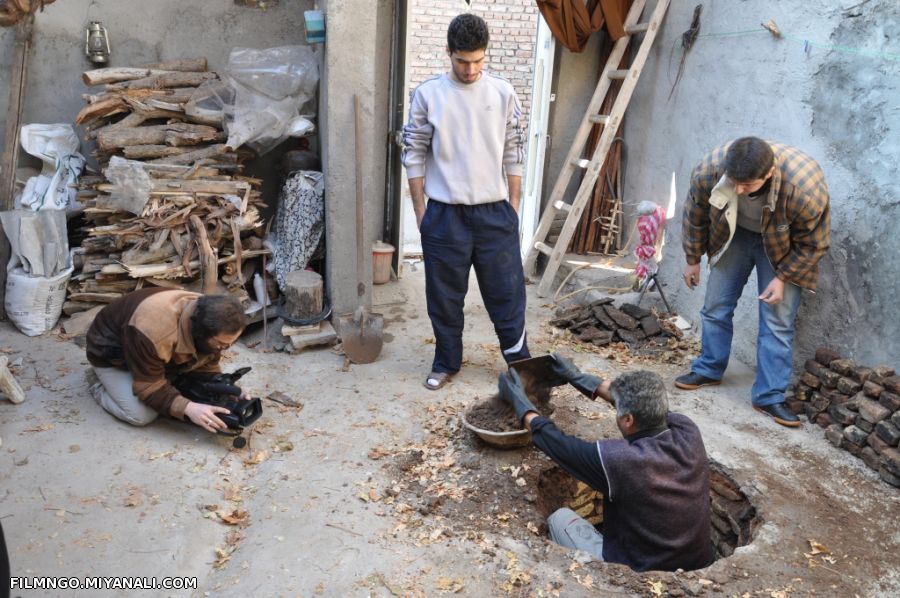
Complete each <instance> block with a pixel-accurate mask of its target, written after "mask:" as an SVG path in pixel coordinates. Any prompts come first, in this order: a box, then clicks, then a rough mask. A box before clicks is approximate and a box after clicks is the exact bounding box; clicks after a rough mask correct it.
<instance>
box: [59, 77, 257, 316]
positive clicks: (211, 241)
mask: <svg viewBox="0 0 900 598" xmlns="http://www.w3.org/2000/svg"><path fill="white" fill-rule="evenodd" d="M83 79H84V82H85V83H86V84H87V85H89V86H101V85H102V86H103V90H102V91H101V92H100V93H92V94H86V95H85V96H84V98H85V100H86V101H87V105H86V106H85V107H84V108H83V109H82V110H81V112H80V113H79V114H78V117H77V118H76V121H75V122H76V124H79V125H83V126H84V130H85V131H86V136H87V138H88V139H92V140H94V141H96V144H97V149H96V152H95V156H96V158H97V161H98V163H99V165H100V167H101V170H102V171H103V172H104V173H106V176H104V177H100V176H95V177H83V178H82V179H81V181H80V185H79V194H78V199H79V201H80V202H81V203H82V205H83V206H84V207H85V210H84V214H85V221H86V223H87V225H86V226H85V228H84V229H83V230H82V231H81V232H82V233H83V235H84V239H83V240H82V242H81V248H80V250H79V251H76V260H75V261H76V264H75V265H76V269H78V267H79V266H80V272H78V273H77V274H76V275H75V276H73V277H72V279H71V282H70V284H69V289H68V291H69V295H68V297H67V301H66V303H65V304H64V306H63V311H64V313H66V314H68V315H71V314H73V313H76V312H79V311H83V310H86V309H90V308H91V307H93V306H95V305H99V304H104V303H108V302H110V301H112V300H114V299H116V298H118V297H121V296H122V295H124V294H125V293H128V292H130V291H133V290H135V289H138V288H141V287H143V286H145V285H147V284H153V285H157V286H166V287H172V288H184V285H186V284H189V283H191V282H192V281H196V280H198V279H199V281H200V283H201V286H200V287H199V288H197V287H196V286H194V287H191V288H193V289H195V290H199V291H202V292H206V293H211V292H217V291H221V290H223V289H222V287H221V285H220V281H221V283H224V285H225V287H226V288H227V289H228V290H229V291H231V292H236V293H238V294H239V295H240V296H241V298H242V300H243V301H244V302H245V304H247V303H249V295H248V294H247V293H246V291H245V290H244V285H245V283H248V282H250V281H252V278H253V274H254V273H255V272H257V271H259V270H260V269H261V268H260V264H259V262H260V256H262V255H264V254H265V253H267V251H266V250H265V249H264V248H263V243H262V238H261V236H260V235H261V234H262V224H263V223H262V222H261V217H260V214H259V209H260V208H261V207H263V206H264V204H263V203H262V201H261V197H260V192H259V188H260V185H261V181H260V180H257V179H252V178H248V177H245V176H241V174H240V172H241V168H242V166H241V161H242V160H243V159H244V158H245V157H246V156H247V154H245V153H243V152H242V151H235V150H234V149H232V148H228V147H226V146H225V138H226V136H225V133H224V131H223V123H222V121H221V119H220V118H216V117H213V116H210V115H199V116H198V115H197V114H196V113H195V114H194V115H191V114H188V112H192V111H191V110H190V109H187V110H186V105H187V104H188V102H189V100H190V99H191V97H192V95H193V94H194V92H195V91H196V90H197V88H198V86H200V85H202V84H203V83H205V82H207V81H217V80H218V75H217V74H216V73H213V72H209V71H207V70H206V60H205V59H191V60H179V61H175V62H170V63H164V64H156V65H151V66H148V67H142V68H104V69H97V70H93V71H88V72H86V73H84V75H83ZM120 158H124V159H127V160H130V161H132V162H131V163H127V162H121V161H118V160H119V159H120ZM111 163H112V165H113V166H116V167H117V168H119V167H121V165H122V164H125V165H126V173H127V174H128V170H127V169H128V168H131V171H130V174H129V176H131V178H130V179H127V180H126V182H125V183H123V182H122V181H121V180H119V179H118V178H116V177H113V175H112V174H111V173H112V172H113V170H112V169H110V168H109V167H110V166H111ZM135 163H137V164H136V165H135ZM107 177H110V178H116V180H115V181H111V180H107ZM132 185H136V187H133V186H132ZM134 197H137V198H138V200H137V203H136V204H135V203H134V201H133V198H134ZM148 197H149V199H147V198H148ZM144 202H146V203H144ZM220 269H222V275H221V277H220V276H219V270H220Z"/></svg>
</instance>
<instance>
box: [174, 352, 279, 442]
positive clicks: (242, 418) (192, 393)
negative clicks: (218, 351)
mask: <svg viewBox="0 0 900 598" xmlns="http://www.w3.org/2000/svg"><path fill="white" fill-rule="evenodd" d="M251 369H252V368H250V367H243V368H240V369H238V370H236V371H234V372H232V373H230V374H213V375H209V374H193V375H192V374H191V373H187V374H182V375H181V376H177V377H176V378H175V379H174V380H172V386H174V387H175V388H177V389H178V392H180V393H181V394H182V395H183V396H184V397H185V398H188V399H190V400H192V401H195V402H197V403H204V404H206V405H216V406H217V407H225V408H226V409H228V413H217V414H216V417H218V418H219V419H221V420H222V421H223V422H225V425H227V426H228V430H229V431H231V430H233V432H231V434H232V435H237V434H240V433H241V432H242V431H243V429H244V428H246V427H247V426H249V425H251V424H252V423H253V422H255V421H256V420H258V419H259V418H260V416H262V401H260V400H259V398H257V397H254V398H252V399H250V400H246V401H245V400H243V399H241V389H240V388H239V387H238V386H235V384H234V383H235V382H237V381H238V379H240V378H241V376H243V375H244V374H246V373H247V372H249V371H250V370H251Z"/></svg>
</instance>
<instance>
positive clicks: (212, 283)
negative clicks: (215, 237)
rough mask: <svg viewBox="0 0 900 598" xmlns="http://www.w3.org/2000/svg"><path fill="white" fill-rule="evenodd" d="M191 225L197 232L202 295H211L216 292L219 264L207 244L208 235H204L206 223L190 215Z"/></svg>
mask: <svg viewBox="0 0 900 598" xmlns="http://www.w3.org/2000/svg"><path fill="white" fill-rule="evenodd" d="M191 227H192V228H193V229H194V232H195V233H196V234H197V248H198V249H199V250H200V276H201V279H202V281H203V283H202V287H201V288H202V289H203V294H204V295H212V294H214V293H215V292H216V281H217V280H218V278H219V264H218V263H217V262H216V254H215V253H213V250H212V247H210V246H209V237H208V236H207V235H206V225H205V224H203V221H202V220H200V217H199V216H196V215H194V216H191Z"/></svg>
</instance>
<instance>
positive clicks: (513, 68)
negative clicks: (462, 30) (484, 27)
mask: <svg viewBox="0 0 900 598" xmlns="http://www.w3.org/2000/svg"><path fill="white" fill-rule="evenodd" d="M409 11H410V23H409V31H410V40H409V48H407V59H408V60H409V78H410V81H409V84H410V88H409V91H410V92H412V90H413V89H415V88H416V86H417V85H418V84H419V83H421V82H422V81H424V80H425V79H428V78H429V77H432V76H434V75H437V74H440V73H444V72H447V70H449V68H450V61H449V59H448V58H447V52H446V48H447V25H449V24H450V21H451V20H452V19H453V17H455V16H456V15H458V14H460V13H462V12H465V11H466V3H465V2H463V0H413V1H412V2H411V3H410V8H409ZM471 12H473V13H475V14H476V15H478V16H480V17H481V18H483V19H484V20H485V21H487V24H488V27H489V28H490V31H491V43H490V46H489V47H488V52H487V56H488V58H487V63H486V65H485V68H486V69H488V70H490V71H492V72H494V73H496V74H498V75H501V76H503V77H505V78H506V79H507V80H508V81H509V82H510V83H512V85H513V87H515V88H516V92H517V93H518V94H519V101H521V102H522V111H523V120H522V123H523V125H524V126H528V111H529V108H530V106H531V75H532V70H533V62H534V42H535V34H536V32H537V16H538V10H537V5H536V3H535V2H534V1H533V0H472V8H471Z"/></svg>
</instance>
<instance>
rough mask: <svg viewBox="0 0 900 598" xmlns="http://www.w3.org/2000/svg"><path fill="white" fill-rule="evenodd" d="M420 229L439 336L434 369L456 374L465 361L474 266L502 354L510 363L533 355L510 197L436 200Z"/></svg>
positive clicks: (516, 220)
mask: <svg viewBox="0 0 900 598" xmlns="http://www.w3.org/2000/svg"><path fill="white" fill-rule="evenodd" d="M419 232H420V233H421V235H422V253H423V254H424V258H425V297H426V301H427V304H428V316H429V317H430V318H431V326H432V328H433V329H434V338H435V351H434V363H433V365H432V371H435V372H447V373H456V372H458V371H459V368H460V366H461V364H462V355H463V345H462V333H463V325H464V323H465V321H464V316H463V306H464V304H465V299H466V291H468V290H469V270H471V269H472V267H473V266H474V268H475V276H476V277H477V278H478V286H479V287H480V288H481V297H482V299H483V300H484V306H485V307H486V308H487V312H488V315H489V316H490V318H491V322H493V324H494V331H495V332H496V333H497V338H498V339H499V340H500V349H501V351H502V352H503V358H504V359H505V360H506V361H507V363H508V362H512V361H517V360H519V359H525V358H527V357H530V354H529V353H528V341H527V339H526V337H525V274H524V272H523V270H522V260H521V257H520V251H519V217H518V215H517V214H516V211H515V210H513V208H512V206H511V205H510V204H509V202H508V201H506V200H503V201H496V202H493V203H488V204H479V205H474V206H468V205H458V204H447V203H442V202H440V201H436V200H433V199H432V200H429V201H428V205H427V209H426V210H425V216H424V217H423V218H422V225H421V227H420V230H419Z"/></svg>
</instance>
